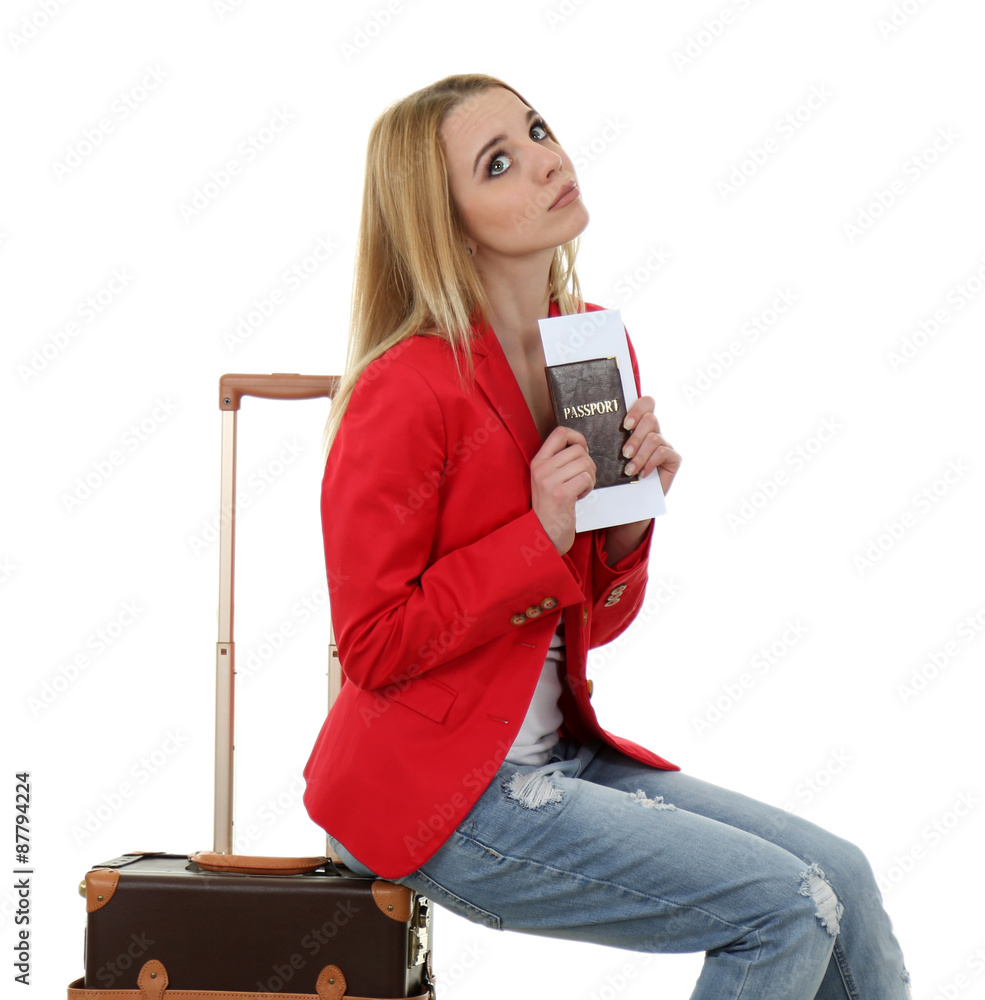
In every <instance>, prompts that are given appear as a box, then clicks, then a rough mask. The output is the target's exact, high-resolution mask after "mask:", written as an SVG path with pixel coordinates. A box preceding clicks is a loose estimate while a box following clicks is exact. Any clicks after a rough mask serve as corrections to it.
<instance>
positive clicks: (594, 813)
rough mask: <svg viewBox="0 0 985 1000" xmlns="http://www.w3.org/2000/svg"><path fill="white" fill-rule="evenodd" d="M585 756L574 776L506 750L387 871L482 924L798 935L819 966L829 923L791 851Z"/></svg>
mask: <svg viewBox="0 0 985 1000" xmlns="http://www.w3.org/2000/svg"><path fill="white" fill-rule="evenodd" d="M569 763H570V762H569ZM593 763H594V760H593V762H591V763H589V765H588V766H587V768H586V769H585V773H584V774H582V775H581V776H575V775H573V774H572V773H571V770H572V769H571V768H570V767H567V766H566V765H565V764H561V765H555V766H554V768H553V769H552V767H551V766H550V765H545V766H544V767H542V768H534V767H516V766H513V765H509V764H504V765H503V767H501V768H500V769H499V772H498V773H497V775H496V776H495V777H494V779H493V781H492V782H491V784H490V785H489V787H488V788H487V790H486V792H485V793H484V794H483V796H482V797H481V798H480V799H479V801H478V802H477V803H476V805H475V806H474V807H473V809H472V810H471V812H470V813H469V815H468V816H467V817H466V819H465V821H464V822H463V823H462V824H461V826H460V827H459V828H458V829H457V830H456V831H455V832H454V833H453V834H452V836H451V838H449V840H448V841H447V842H446V843H445V844H444V845H443V846H442V847H441V848H440V849H439V851H438V852H437V853H436V854H435V855H434V857H432V858H431V859H430V860H429V861H428V862H427V863H425V864H424V865H423V866H422V867H421V868H420V869H418V871H416V872H414V873H413V874H412V875H410V876H408V877H407V878H405V879H399V880H398V881H401V882H404V883H405V884H407V885H410V886H412V887H413V888H415V889H417V890H418V891H419V892H421V893H423V894H424V895H427V896H429V897H430V898H432V899H434V900H435V901H436V902H438V903H441V904H443V905H445V906H448V907H449V908H451V909H453V910H455V911H456V912H458V913H460V914H461V915H462V916H465V917H467V918H468V919H471V920H474V921H477V922H481V923H485V924H486V925H488V926H491V927H496V928H502V929H510V930H517V931H524V932H528V933H536V934H542V935H547V936H556V937H565V938H572V939H575V940H585V941H594V942H597V943H600V944H607V945H613V946H617V947H622V948H629V949H634V950H640V951H665V952H688V951H714V950H716V949H724V948H731V949H740V950H743V949H744V951H745V957H746V959H747V960H748V961H749V962H757V961H758V962H760V963H762V962H769V963H772V962H776V961H780V960H781V959H782V956H783V955H784V953H785V952H789V951H790V950H793V949H807V950H808V951H813V952H814V953H815V955H816V962H817V964H818V966H819V968H821V969H823V967H824V963H825V962H826V957H827V955H828V954H830V950H831V946H832V937H831V931H830V930H829V931H824V930H822V929H821V926H820V922H819V921H818V920H817V919H816V918H815V909H816V901H815V900H812V899H811V898H808V896H809V892H802V891H801V890H804V889H805V888H808V889H809V887H810V882H809V873H808V872H806V871H805V867H806V866H805V864H804V863H803V861H802V859H801V858H800V857H799V856H796V855H794V854H792V853H790V852H789V851H787V850H785V849H784V848H782V847H779V846H777V845H776V844H773V843H771V842H769V841H768V840H765V839H763V838H761V837H758V836H756V835H754V834H753V833H750V832H748V831H745V830H743V829H740V828H738V827H736V826H734V825H731V824H729V823H723V822H720V821H719V820H718V819H715V818H712V817H709V816H705V815H701V814H700V813H699V812H695V811H691V810H689V809H687V808H686V807H684V806H683V805H678V804H677V803H674V802H673V800H672V799H671V798H670V797H669V796H665V797H664V799H663V800H661V799H660V797H659V796H660V795H661V794H663V793H659V792H657V793H656V794H651V792H650V791H648V790H647V789H646V788H643V787H641V786H640V785H638V784H637V785H636V786H635V787H632V788H630V787H628V786H627V787H609V786H607V785H606V784H604V783H601V782H598V781H593V780H587V779H586V775H587V774H588V773H590V772H591V771H592V770H593V766H592V765H593ZM596 770H598V769H596ZM599 773H601V772H599ZM624 777H625V775H624ZM630 784H632V782H631V783H630ZM794 925H796V926H794ZM808 960H809V959H808Z"/></svg>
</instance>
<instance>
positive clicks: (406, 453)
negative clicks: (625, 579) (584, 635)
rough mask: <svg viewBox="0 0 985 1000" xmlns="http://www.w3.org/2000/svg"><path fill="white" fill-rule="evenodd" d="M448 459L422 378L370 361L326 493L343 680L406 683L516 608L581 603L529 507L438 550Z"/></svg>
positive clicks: (578, 589) (574, 577)
mask: <svg viewBox="0 0 985 1000" xmlns="http://www.w3.org/2000/svg"><path fill="white" fill-rule="evenodd" d="M447 457H448V444H447V441H446V435H445V427H444V420H443V417H442V410H441V406H440V405H439V401H438V399H437V398H436V396H435V393H434V391H433V389H432V387H431V385H430V384H429V382H428V381H427V379H426V378H425V377H424V376H423V375H422V374H421V373H420V372H419V371H418V370H417V369H416V368H414V367H412V366H410V365H406V364H403V363H402V362H401V361H399V360H395V361H392V362H390V363H388V364H385V365H380V364H379V363H378V362H377V363H374V365H371V366H370V367H369V368H367V370H366V372H365V373H364V375H363V377H362V378H361V379H360V380H359V382H358V383H357V385H356V387H355V389H354V391H353V393H352V396H351V397H350V401H349V405H348V407H347V408H346V412H345V415H344V416H343V419H342V421H341V425H340V427H339V431H338V433H337V435H336V438H335V440H334V442H333V444H332V448H331V450H330V453H329V456H328V461H327V464H326V468H325V476H324V480H323V488H322V525H323V534H324V543H325V560H326V568H327V572H328V585H329V596H330V601H331V608H332V620H333V625H334V627H335V634H336V641H337V644H338V649H339V656H340V659H341V662H342V667H343V670H344V672H345V675H346V679H347V680H348V681H351V682H353V683H355V684H356V685H357V686H358V687H360V688H364V689H367V690H374V689H377V688H380V687H384V686H386V685H388V684H393V683H396V682H399V681H403V680H406V679H408V678H410V677H414V676H416V675H418V674H420V673H422V672H423V671H425V670H430V669H432V668H434V667H436V666H439V665H441V664H443V663H447V662H448V661H450V660H452V659H454V658H455V657H458V656H461V655H462V654H464V653H467V652H469V651H470V650H473V649H475V648H476V647H478V646H481V645H482V644H484V643H486V642H488V641H490V640H492V639H494V638H496V637H498V636H501V635H503V634H504V633H506V632H508V631H509V630H510V629H512V628H515V626H513V625H512V624H511V617H512V615H513V614H515V613H516V610H517V608H524V607H526V606H528V605H530V604H533V603H536V602H539V601H540V600H541V598H542V597H543V595H545V594H550V595H552V596H556V597H557V599H558V602H559V604H560V605H561V606H564V605H568V604H573V603H576V602H580V601H583V600H584V599H585V592H584V590H583V587H582V583H583V581H582V580H581V579H580V578H579V575H578V572H577V570H576V568H575V566H574V564H573V563H572V562H571V560H570V559H568V558H567V556H561V555H559V554H558V552H557V550H556V549H555V548H554V545H553V543H552V542H551V540H550V538H549V536H548V535H547V533H546V532H545V531H544V529H543V527H542V526H541V523H540V521H539V519H538V517H537V515H536V514H535V513H534V512H533V510H532V509H528V510H527V511H526V512H524V513H522V514H521V515H520V516H518V517H515V518H513V519H511V520H508V521H506V522H505V523H503V524H502V525H501V526H500V527H499V528H497V529H496V530H494V531H492V532H490V533H488V534H486V535H485V536H484V537H480V538H477V539H475V540H474V541H472V542H471V543H470V544H466V545H463V546H462V547H460V548H456V549H454V550H452V551H448V552H445V553H441V554H438V555H437V556H435V554H434V551H433V550H434V547H435V538H436V529H437V523H438V517H439V510H440V508H439V502H440V491H439V489H438V486H439V484H441V483H442V477H443V474H444V469H445V462H446V459H447ZM524 485H527V486H528V485H529V484H524ZM503 488H504V489H507V488H509V484H508V483H505V484H503ZM586 582H587V581H586Z"/></svg>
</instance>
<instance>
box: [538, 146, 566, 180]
mask: <svg viewBox="0 0 985 1000" xmlns="http://www.w3.org/2000/svg"><path fill="white" fill-rule="evenodd" d="M538 146H539V147H540V149H541V152H542V153H543V163H542V165H541V169H542V170H543V173H544V176H545V177H550V176H551V174H553V173H555V172H557V171H560V170H563V169H564V160H562V159H561V154H560V153H556V152H555V151H554V150H553V149H548V148H547V147H546V146H544V145H543V143H538Z"/></svg>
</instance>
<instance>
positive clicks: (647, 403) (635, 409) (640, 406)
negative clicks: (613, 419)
mask: <svg viewBox="0 0 985 1000" xmlns="http://www.w3.org/2000/svg"><path fill="white" fill-rule="evenodd" d="M653 407H654V402H653V397H652V396H640V398H639V399H637V400H636V402H635V403H633V405H632V406H631V407H630V408H629V412H628V413H627V414H626V419H625V420H624V421H623V422H622V425H623V427H625V428H626V430H627V431H631V430H633V428H635V427H636V425H637V424H638V423H639V422H640V417H642V416H643V414H644V413H653Z"/></svg>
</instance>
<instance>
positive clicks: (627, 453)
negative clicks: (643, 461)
mask: <svg viewBox="0 0 985 1000" xmlns="http://www.w3.org/2000/svg"><path fill="white" fill-rule="evenodd" d="M622 453H623V457H624V458H632V457H633V446H632V445H631V444H627V445H626V447H625V448H623V450H622Z"/></svg>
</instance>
